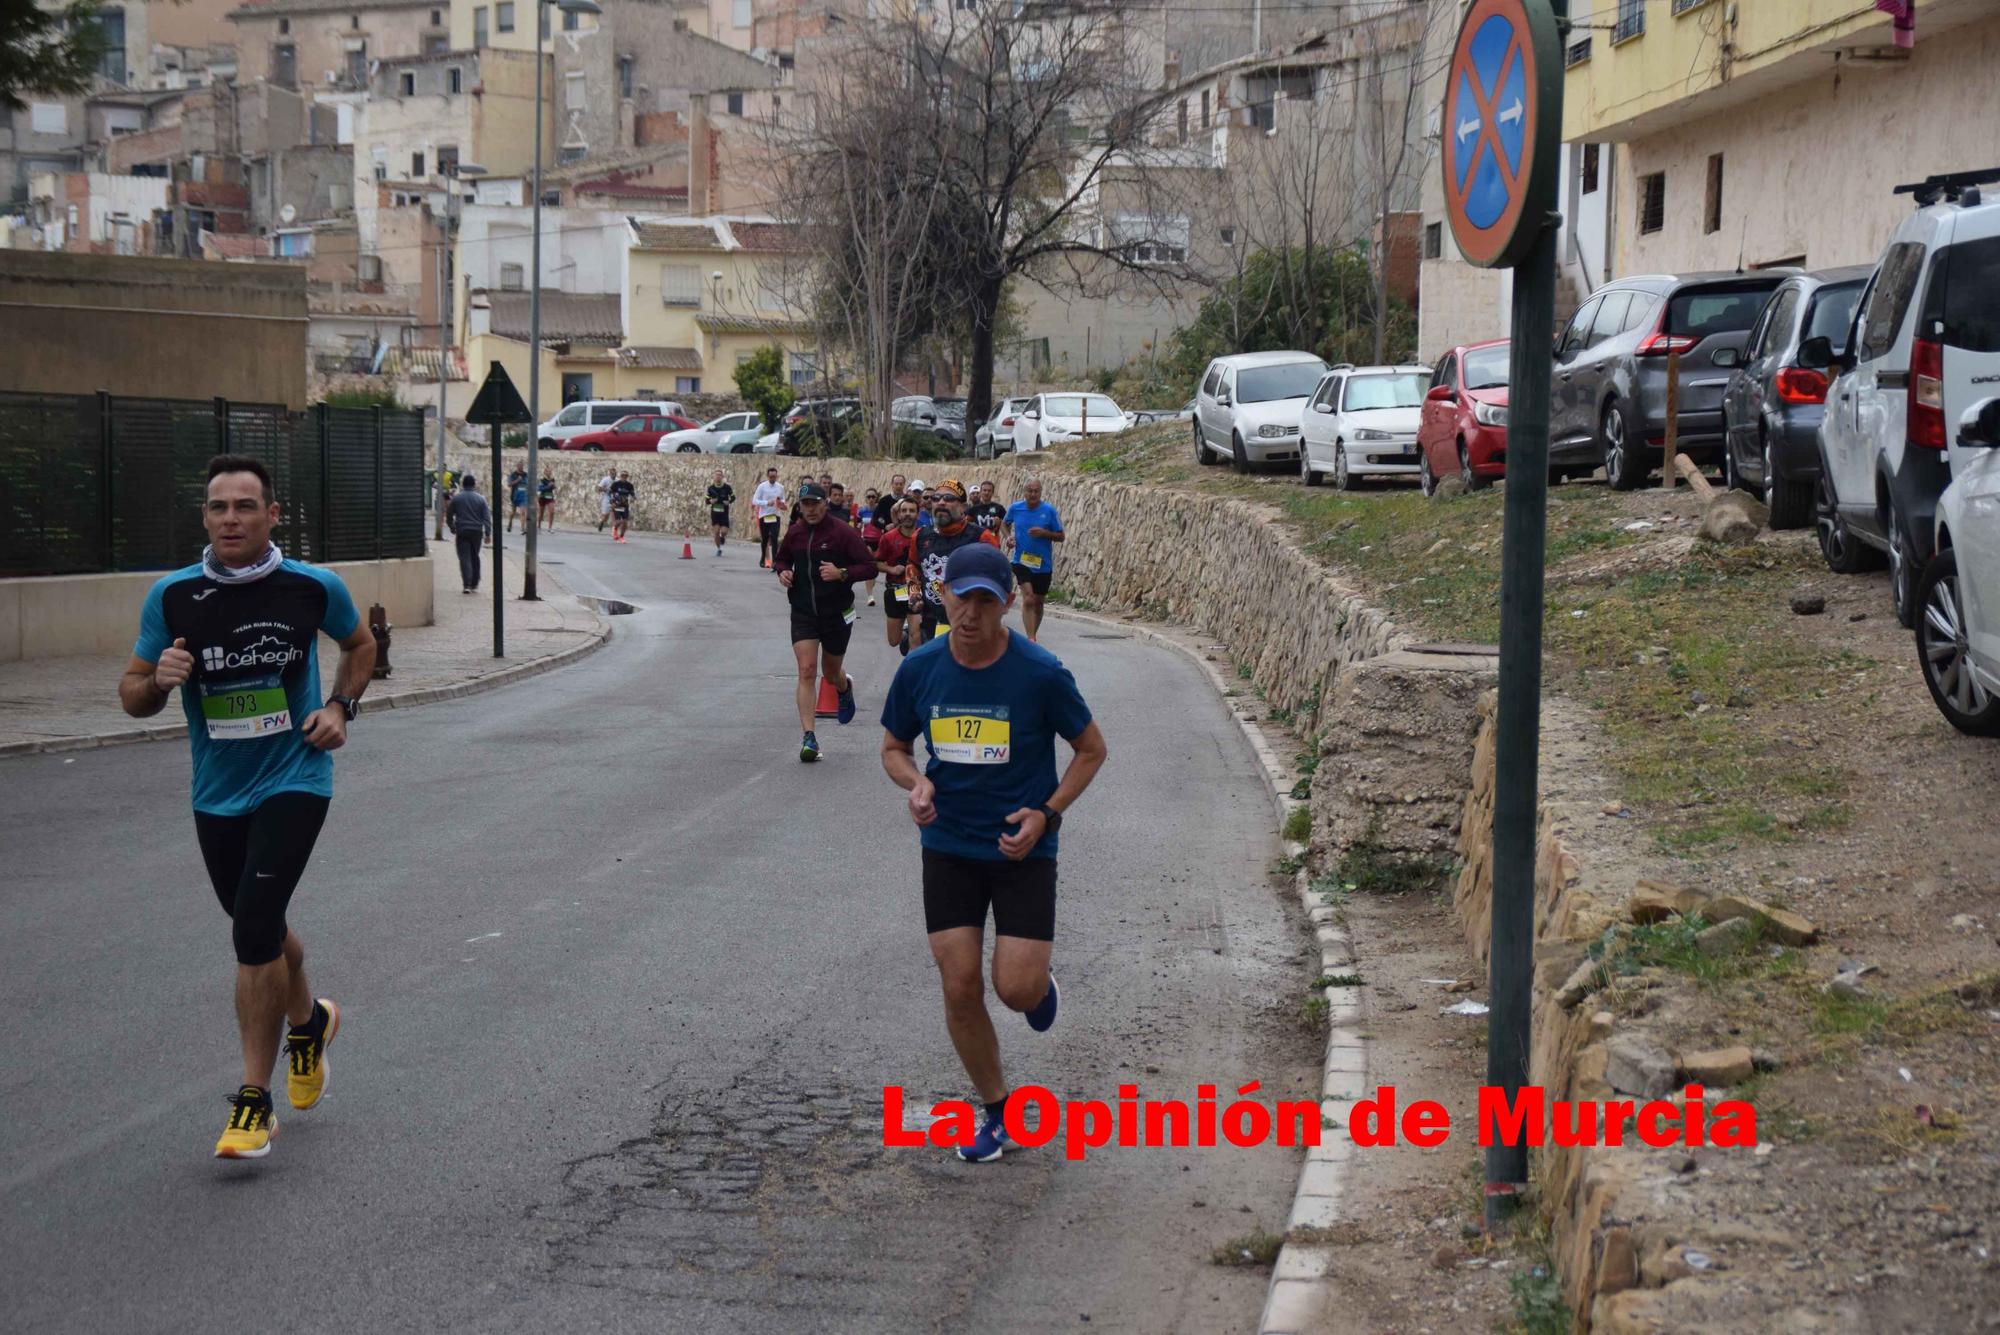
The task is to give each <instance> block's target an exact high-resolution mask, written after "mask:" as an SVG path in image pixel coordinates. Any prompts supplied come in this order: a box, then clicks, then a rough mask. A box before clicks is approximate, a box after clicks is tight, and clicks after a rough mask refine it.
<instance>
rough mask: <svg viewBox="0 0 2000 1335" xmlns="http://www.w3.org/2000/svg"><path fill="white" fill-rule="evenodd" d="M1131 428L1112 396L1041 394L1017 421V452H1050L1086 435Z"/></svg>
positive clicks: (1031, 402)
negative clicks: (1057, 445) (1062, 443)
mask: <svg viewBox="0 0 2000 1335" xmlns="http://www.w3.org/2000/svg"><path fill="white" fill-rule="evenodd" d="M1131 425H1132V419H1131V418H1129V417H1127V416H1126V415H1125V410H1124V409H1123V408H1120V407H1119V406H1118V405H1117V404H1116V403H1114V402H1113V401H1112V399H1111V396H1110V395H1108V394H1037V395H1035V397H1034V398H1032V399H1030V400H1029V401H1028V406H1027V407H1026V408H1024V409H1022V410H1021V415H1020V416H1019V417H1017V418H1015V419H1014V453H1016V454H1027V453H1029V452H1030V451H1033V450H1046V449H1047V448H1048V447H1049V446H1050V445H1053V444H1055V443H1057V442H1059V441H1065V440H1076V439H1078V438H1080V437H1082V436H1086V435H1089V436H1101V435H1110V434H1113V433H1116V432H1119V431H1123V430H1125V429H1126V428H1127V427H1130V426H1131Z"/></svg>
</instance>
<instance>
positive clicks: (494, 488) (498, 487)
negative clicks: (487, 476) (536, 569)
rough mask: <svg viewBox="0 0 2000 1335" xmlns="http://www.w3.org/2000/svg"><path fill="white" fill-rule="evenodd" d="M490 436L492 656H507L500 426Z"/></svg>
mask: <svg viewBox="0 0 2000 1335" xmlns="http://www.w3.org/2000/svg"><path fill="white" fill-rule="evenodd" d="M486 429H487V430H488V431H490V432H491V433H492V434H493V479H492V481H490V482H488V483H487V484H486V485H487V487H488V488H489V489H490V490H491V493H492V496H493V505H492V506H491V507H490V508H491V509H492V511H493V656H494V657H495V658H505V657H506V656H507V563H506V561H505V560H503V559H502V558H501V555H500V507H501V506H502V505H505V504H506V503H507V502H506V500H505V495H506V492H505V488H506V486H507V483H506V482H505V481H504V480H503V479H502V478H501V476H500V424H499V423H498V422H495V423H494V424H493V425H492V426H489V427H488V428H486Z"/></svg>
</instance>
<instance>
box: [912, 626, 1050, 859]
mask: <svg viewBox="0 0 2000 1335" xmlns="http://www.w3.org/2000/svg"><path fill="white" fill-rule="evenodd" d="M882 726H883V727H884V728H886V729H888V730H889V732H890V733H891V734H893V735H894V736H895V737H896V738H897V739H898V740H900V741H905V742H913V741H915V740H916V738H917V737H918V736H919V735H921V736H922V737H923V739H924V746H925V748H926V749H927V750H928V751H929V753H930V760H929V762H928V763H927V764H926V765H925V766H924V777H925V778H927V779H929V780H930V781H931V782H932V783H933V784H935V785H936V787H937V813H938V814H937V819H936V820H935V821H933V822H931V823H930V824H929V825H926V826H924V827H923V830H922V831H921V841H922V843H923V846H924V847H925V848H932V849H936V850H937V851H938V852H940V853H950V854H952V855H954V856H956V857H962V858H978V859H982V860H984V861H988V862H1005V861H1006V860H1007V855H1006V854H1005V853H1003V852H1001V851H1000V836H1001V835H1003V834H1011V833H1013V832H1014V830H1015V829H1016V828H1017V827H1015V826H1011V825H1008V824H1007V822H1006V818H1007V817H1008V816H1011V815H1013V814H1014V813H1015V812H1016V811H1019V810H1020V809H1021V808H1023V807H1038V806H1040V805H1042V804H1043V803H1044V802H1046V801H1048V800H1049V797H1050V795H1051V794H1052V793H1054V792H1055V790H1056V782H1057V776H1056V738H1058V737H1061V738H1063V739H1064V740H1065V741H1075V740H1076V738H1078V737H1079V736H1081V735H1082V734H1083V730H1084V729H1085V728H1088V727H1089V726H1090V707H1089V706H1088V705H1086V704H1084V702H1083V696H1082V694H1081V693H1080V692H1078V690H1077V689H1076V678H1075V677H1073V676H1071V675H1070V671H1069V669H1068V668H1066V667H1064V666H1063V665H1062V660H1061V659H1059V658H1057V657H1056V656H1055V655H1054V654H1052V653H1050V652H1049V651H1048V650H1046V649H1044V648H1042V647H1041V646H1040V645H1038V644H1033V643H1031V642H1030V641H1029V640H1028V638H1027V637H1026V636H1025V635H1022V634H1021V633H1020V632H1018V631H1012V630H1010V631H1008V632H1007V651H1006V652H1005V653H1003V654H1001V655H1000V657H999V658H998V659H996V660H995V661H994V662H993V663H992V664H990V665H989V666H987V667H983V668H978V669H973V668H967V667H963V666H961V665H960V664H959V662H958V660H957V659H955V658H953V657H952V656H951V644H950V641H949V640H932V641H931V642H930V643H929V644H926V645H925V646H924V647H923V648H921V649H915V650H912V651H911V653H910V656H909V657H908V658H906V659H904V660H903V662H902V666H900V667H899V668H897V669H896V676H895V679H894V680H893V681H891V682H890V683H889V698H888V699H887V700H885V701H883V703H882ZM1056 843H1057V840H1056V833H1055V831H1053V830H1051V831H1049V832H1048V833H1047V834H1045V835H1043V836H1042V838H1041V841H1040V842H1039V843H1037V844H1036V845H1035V847H1034V850H1033V851H1032V852H1030V853H1029V854H1028V856H1029V857H1031V858H1053V857H1054V856H1055V855H1056Z"/></svg>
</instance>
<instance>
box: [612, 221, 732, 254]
mask: <svg viewBox="0 0 2000 1335" xmlns="http://www.w3.org/2000/svg"><path fill="white" fill-rule="evenodd" d="M632 226H633V230H634V231H636V232H637V233H638V234H639V249H641V250H721V249H722V238H721V237H719V236H717V235H716V234H715V228H714V227H712V226H710V225H709V224H707V223H634V224H633V225H632Z"/></svg>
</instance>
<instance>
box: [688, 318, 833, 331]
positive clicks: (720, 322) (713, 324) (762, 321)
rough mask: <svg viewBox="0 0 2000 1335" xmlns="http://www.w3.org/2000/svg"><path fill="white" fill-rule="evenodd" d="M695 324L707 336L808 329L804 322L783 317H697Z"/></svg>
mask: <svg viewBox="0 0 2000 1335" xmlns="http://www.w3.org/2000/svg"><path fill="white" fill-rule="evenodd" d="M694 322H695V324H696V325H697V326H698V327H699V328H700V329H701V331H702V332H703V333H705V334H794V333H797V332H798V331H799V330H801V329H804V328H806V325H805V323H804V322H803V321H800V320H788V319H785V318H784V317H782V316H778V317H775V318H769V319H766V318H764V317H761V316H754V315H697V316H695V317H694Z"/></svg>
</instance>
